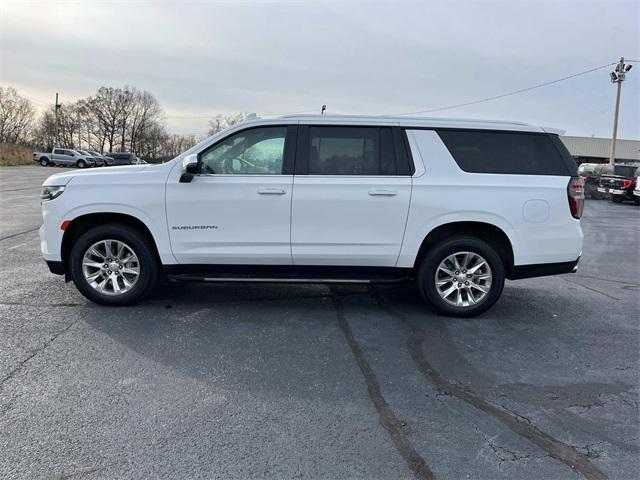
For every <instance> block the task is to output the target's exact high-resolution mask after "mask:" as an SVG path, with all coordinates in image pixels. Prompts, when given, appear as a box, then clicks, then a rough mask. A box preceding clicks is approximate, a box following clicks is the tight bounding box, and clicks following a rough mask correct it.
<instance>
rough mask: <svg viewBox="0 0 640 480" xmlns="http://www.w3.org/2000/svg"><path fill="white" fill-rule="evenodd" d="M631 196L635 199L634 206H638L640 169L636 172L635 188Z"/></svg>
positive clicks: (639, 201)
mask: <svg viewBox="0 0 640 480" xmlns="http://www.w3.org/2000/svg"><path fill="white" fill-rule="evenodd" d="M633 196H634V197H636V205H640V167H638V169H637V170H636V186H635V188H634V189H633Z"/></svg>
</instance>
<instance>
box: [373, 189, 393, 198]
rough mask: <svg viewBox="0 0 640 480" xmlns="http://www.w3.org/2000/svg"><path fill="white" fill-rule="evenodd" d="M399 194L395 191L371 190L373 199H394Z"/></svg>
mask: <svg viewBox="0 0 640 480" xmlns="http://www.w3.org/2000/svg"><path fill="white" fill-rule="evenodd" d="M397 194H398V192H396V191H395V190H369V195H371V196H372V197H394V196H396V195H397Z"/></svg>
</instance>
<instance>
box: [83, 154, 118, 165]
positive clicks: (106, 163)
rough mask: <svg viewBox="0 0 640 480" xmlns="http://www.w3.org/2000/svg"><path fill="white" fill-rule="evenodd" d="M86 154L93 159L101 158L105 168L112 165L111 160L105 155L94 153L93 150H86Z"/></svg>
mask: <svg viewBox="0 0 640 480" xmlns="http://www.w3.org/2000/svg"><path fill="white" fill-rule="evenodd" d="M87 152H89V153H90V154H91V155H93V156H94V157H98V158H101V159H102V161H103V162H104V165H105V166H110V165H113V158H111V157H107V156H106V155H104V154H102V153H99V152H96V151H95V150H87Z"/></svg>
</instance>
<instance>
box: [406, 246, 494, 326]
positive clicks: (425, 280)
mask: <svg viewBox="0 0 640 480" xmlns="http://www.w3.org/2000/svg"><path fill="white" fill-rule="evenodd" d="M457 252H472V253H475V254H477V255H480V256H481V257H482V258H483V259H484V260H485V261H486V262H487V264H488V265H489V268H490V269H491V275H492V281H491V286H490V287H489V291H488V293H487V294H486V295H485V296H484V298H482V299H481V300H479V301H478V303H475V304H474V305H471V306H466V307H465V306H463V307H456V306H453V305H451V304H449V303H447V302H446V301H445V300H444V299H443V298H442V297H441V296H440V294H439V293H438V289H437V287H436V278H435V277H436V272H437V270H438V266H439V265H440V263H441V262H442V261H443V260H444V259H446V258H447V257H448V256H450V255H452V254H454V253H457ZM504 279H505V267H504V263H503V261H502V258H501V257H500V255H498V253H497V252H496V251H495V249H494V248H493V247H491V246H490V245H489V244H487V243H486V242H484V241H482V240H480V239H478V238H476V237H467V236H460V237H454V238H451V239H447V240H443V241H442V242H440V243H438V244H436V245H434V246H433V247H430V248H429V251H428V252H427V254H426V255H425V257H424V258H423V260H422V263H421V264H420V267H419V269H418V276H417V283H418V288H419V290H420V293H421V295H422V298H423V299H424V300H425V301H426V302H427V303H428V304H429V305H430V306H431V308H432V309H433V310H435V311H436V312H437V313H440V314H442V315H446V316H450V317H473V316H476V315H480V314H481V313H483V312H485V311H487V310H488V309H489V308H491V307H492V306H493V304H494V303H496V301H497V300H498V298H500V295H501V294H502V289H503V288H504Z"/></svg>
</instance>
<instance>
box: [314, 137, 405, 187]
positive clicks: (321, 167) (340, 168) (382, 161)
mask: <svg viewBox="0 0 640 480" xmlns="http://www.w3.org/2000/svg"><path fill="white" fill-rule="evenodd" d="M308 145H309V150H308V157H307V158H308V159H309V164H308V171H307V173H308V174H309V175H361V176H375V175H398V170H397V166H396V155H395V150H394V146H393V137H392V135H391V129H390V128H377V127H329V126H327V127H325V126H311V127H309V143H308Z"/></svg>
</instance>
